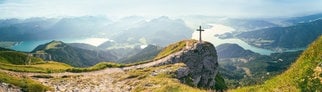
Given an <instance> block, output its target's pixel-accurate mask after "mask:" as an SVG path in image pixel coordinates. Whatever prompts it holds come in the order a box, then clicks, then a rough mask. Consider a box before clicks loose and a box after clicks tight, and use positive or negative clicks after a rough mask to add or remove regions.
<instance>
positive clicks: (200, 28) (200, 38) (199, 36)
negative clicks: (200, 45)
mask: <svg viewBox="0 0 322 92" xmlns="http://www.w3.org/2000/svg"><path fill="white" fill-rule="evenodd" d="M197 31H199V42H202V40H201V31H205V30H203V29H201V26H199V29H197Z"/></svg>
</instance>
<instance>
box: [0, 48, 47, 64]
mask: <svg viewBox="0 0 322 92" xmlns="http://www.w3.org/2000/svg"><path fill="white" fill-rule="evenodd" d="M43 62H44V61H42V59H40V58H35V57H32V56H28V55H27V54H25V53H21V52H16V51H0V63H10V64H16V65H27V64H37V63H43Z"/></svg>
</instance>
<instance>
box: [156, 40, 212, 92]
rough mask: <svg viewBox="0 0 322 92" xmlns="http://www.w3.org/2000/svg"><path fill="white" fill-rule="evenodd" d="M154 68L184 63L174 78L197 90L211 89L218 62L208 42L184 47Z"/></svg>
mask: <svg viewBox="0 0 322 92" xmlns="http://www.w3.org/2000/svg"><path fill="white" fill-rule="evenodd" d="M161 61H162V62H161V63H159V64H157V65H155V66H161V65H167V64H173V63H184V64H186V66H185V67H181V68H179V69H178V70H177V71H176V77H177V78H178V79H180V81H181V82H182V83H186V84H188V85H192V86H196V87H199V88H213V87H214V85H215V76H216V75H217V73H218V61H217V53H216V49H215V47H214V46H213V45H212V44H211V43H209V42H202V43H195V44H193V45H191V46H188V45H186V46H185V47H184V48H183V49H182V50H181V51H179V52H176V53H173V54H171V55H169V56H167V57H165V58H163V59H161Z"/></svg>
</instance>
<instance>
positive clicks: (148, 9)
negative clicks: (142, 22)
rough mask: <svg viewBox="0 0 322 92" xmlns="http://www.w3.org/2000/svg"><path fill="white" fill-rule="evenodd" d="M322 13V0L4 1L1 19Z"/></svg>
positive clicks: (285, 15)
mask: <svg viewBox="0 0 322 92" xmlns="http://www.w3.org/2000/svg"><path fill="white" fill-rule="evenodd" d="M314 13H322V0H0V18H29V17H64V16H88V15H89V16H97V15H100V16H112V17H113V16H114V17H125V16H133V15H135V16H189V15H204V16H221V17H289V16H299V15H309V14H314Z"/></svg>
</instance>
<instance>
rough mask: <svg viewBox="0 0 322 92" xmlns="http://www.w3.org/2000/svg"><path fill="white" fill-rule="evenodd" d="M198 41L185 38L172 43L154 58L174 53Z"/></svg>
mask: <svg viewBox="0 0 322 92" xmlns="http://www.w3.org/2000/svg"><path fill="white" fill-rule="evenodd" d="M197 42H198V41H197V40H183V41H180V42H176V43H173V44H170V45H168V46H167V47H166V48H164V49H162V50H161V52H160V53H159V54H158V55H157V56H156V57H155V58H154V59H161V58H164V57H166V56H168V55H170V54H172V53H175V52H178V51H181V50H182V49H183V48H184V47H185V46H187V45H188V46H190V45H193V44H194V43H197Z"/></svg>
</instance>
